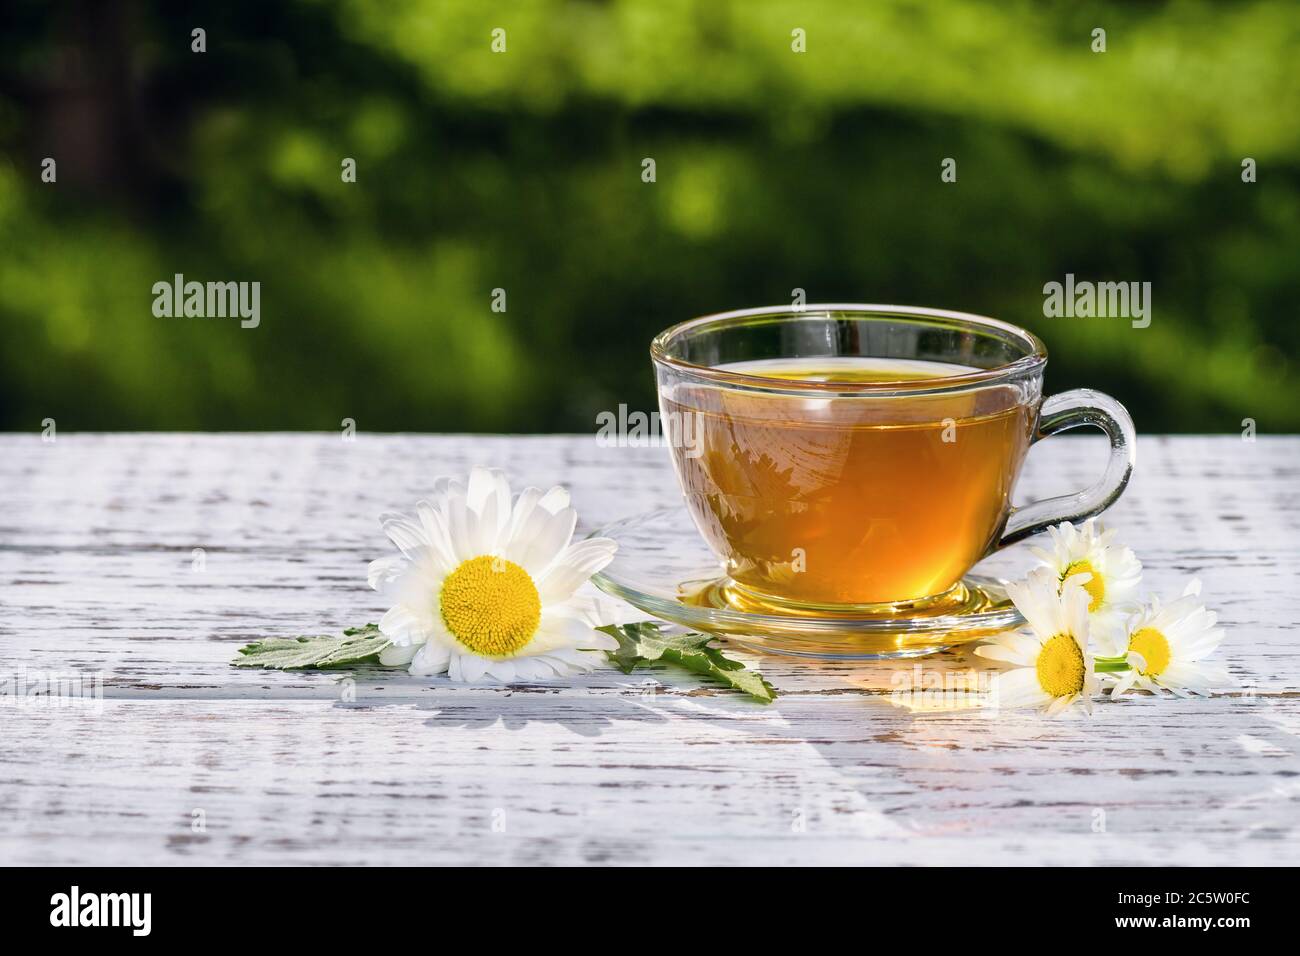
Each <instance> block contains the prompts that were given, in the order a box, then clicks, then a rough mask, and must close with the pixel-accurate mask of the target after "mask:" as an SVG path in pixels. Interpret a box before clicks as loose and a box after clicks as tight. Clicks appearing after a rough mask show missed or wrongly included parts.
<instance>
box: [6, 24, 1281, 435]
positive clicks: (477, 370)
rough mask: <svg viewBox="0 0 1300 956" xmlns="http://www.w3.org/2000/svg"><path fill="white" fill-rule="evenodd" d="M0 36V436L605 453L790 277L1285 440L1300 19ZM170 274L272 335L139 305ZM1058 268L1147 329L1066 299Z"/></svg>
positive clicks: (782, 290)
mask: <svg viewBox="0 0 1300 956" xmlns="http://www.w3.org/2000/svg"><path fill="white" fill-rule="evenodd" d="M0 16H2V17H3V18H4V22H3V30H0V37H2V39H0V63H3V65H2V66H0V151H2V152H0V250H2V252H3V255H0V323H2V327H3V342H4V351H3V358H2V359H0V371H2V372H3V378H2V379H0V427H4V428H8V429H22V430H35V429H38V428H39V427H40V422H41V420H42V419H43V418H46V417H53V418H55V419H56V420H57V421H58V423H59V427H60V428H61V429H70V430H76V429H92V428H94V429H101V428H102V429H157V428H175V429H271V428H293V429H301V428H307V429H312V428H320V429H331V428H338V427H339V422H340V421H341V419H343V418H348V417H350V418H354V419H355V420H356V422H357V427H358V428H361V429H365V430H375V431H379V430H430V431H434V430H437V431H508V432H530V431H591V430H592V429H593V428H594V420H595V415H596V413H597V412H598V411H599V410H601V409H605V408H611V407H614V406H616V405H617V404H618V403H619V402H627V403H629V404H630V405H631V406H633V407H639V408H651V407H653V405H654V395H653V387H652V380H651V375H650V371H649V363H648V358H647V353H646V349H647V345H648V343H649V340H650V338H651V336H652V335H653V334H654V333H655V332H657V331H658V330H659V329H661V328H663V327H665V326H667V325H669V324H672V323H674V322H677V321H680V320H682V319H685V318H689V317H692V316H694V315H699V314H703V313H707V312H712V311H719V310H723V309H729V308H740V307H746V306H754V305H766V304H772V303H780V302H788V301H789V300H790V297H791V290H792V289H794V288H796V287H799V288H803V289H806V290H807V294H808V297H809V300H810V301H864V302H873V301H874V302H901V303H911V304H921V305H932V306H938V307H945V308H955V309H962V310H966V311H973V312H980V313H984V314H990V315H996V316H1000V317H1002V318H1005V319H1007V320H1009V321H1013V322H1016V323H1018V324H1023V325H1026V326H1028V327H1030V328H1032V329H1034V330H1035V331H1036V332H1038V333H1039V334H1040V335H1041V336H1042V337H1043V338H1044V339H1045V340H1046V341H1047V343H1048V346H1049V348H1050V349H1051V353H1052V357H1051V362H1050V365H1049V370H1048V387H1049V389H1050V390H1052V391H1059V390H1062V389H1065V388H1070V387H1075V386H1078V385H1085V384H1086V385H1090V386H1093V387H1096V388H1100V389H1103V390H1106V391H1109V392H1111V393H1112V394H1114V395H1116V396H1117V397H1118V398H1120V399H1121V400H1122V401H1124V402H1125V403H1126V404H1128V405H1129V407H1130V409H1131V410H1132V412H1133V415H1134V418H1135V419H1136V420H1137V422H1138V426H1139V428H1140V429H1142V430H1144V431H1174V432H1219V431H1237V430H1240V428H1241V423H1242V420H1243V419H1244V418H1253V419H1255V420H1256V421H1257V422H1258V427H1259V429H1260V431H1261V432H1269V431H1295V430H1297V429H1298V428H1300V385H1298V384H1297V369H1296V367H1295V357H1296V355H1297V351H1298V350H1297V345H1298V344H1300V328H1298V326H1297V321H1296V320H1297V307H1296V303H1297V301H1300V259H1298V255H1300V123H1297V121H1296V117H1297V116H1300V69H1297V66H1296V64H1297V60H1298V58H1297V52H1300V6H1298V5H1296V4H1295V3H1291V2H1241V3H1231V4H1226V3H1225V4H1208V3H1188V2H1175V3H1140V4H1139V3H1124V4H1098V3H1087V2H1083V3H1065V2H1060V3H1048V4H1043V3H1028V2H1002V3H995V2H987V3H985V2H974V0H950V2H942V3H939V2H929V3H926V2H920V0H878V2H873V3H860V4H850V3H844V2H831V0H821V2H794V0H788V2H776V0H697V2H688V0H663V2H652V0H621V2H620V0H607V2H596V0H585V2H583V0H567V2H562V0H524V2H513V3H492V2H484V0H449V2H438V3H433V2H430V3H422V2H416V0H387V2H374V0H317V2H297V3H278V4H277V3H259V2H241V3H223V4H213V5H211V6H210V7H205V6H185V5H175V4H166V3H161V2H160V3H158V4H156V5H148V4H143V3H121V4H113V3H104V2H85V3H80V4H67V5H59V4H48V3H44V2H28V0H22V2H12V3H10V4H8V5H7V6H6V10H5V12H4V13H3V14H0ZM195 27H202V28H203V29H205V30H206V33H207V52H206V53H194V52H191V30H192V29H193V28H195ZM497 27H500V28H504V29H505V30H506V42H507V48H506V52H504V53H494V52H492V50H491V47H490V44H491V33H492V30H493V29H494V28H497ZM1095 27H1102V28H1104V29H1105V30H1106V32H1107V37H1106V41H1107V50H1106V52H1105V53H1094V52H1092V50H1091V48H1090V47H1091V43H1092V36H1091V33H1092V30H1093V29H1094V28H1095ZM795 28H801V29H803V30H805V31H806V37H807V52H806V53H801V54H800V53H794V52H792V50H791V31H792V30H793V29H795ZM46 156H51V157H55V158H56V159H57V161H58V164H59V165H58V173H59V175H58V181H57V183H55V184H47V183H42V182H41V179H40V173H41V160H42V159H43V158H44V157H46ZM344 157H353V158H355V160H356V163H357V182H356V183H355V184H350V183H344V182H342V180H341V176H340V164H341V161H342V159H343V158H344ZM645 157H653V158H654V159H655V161H656V167H657V168H656V172H657V181H656V182H654V183H644V182H642V180H641V170H642V165H641V164H642V159H643V158H645ZM944 157H953V158H955V159H956V160H957V170H958V180H957V182H956V183H943V182H941V181H940V176H939V172H940V162H941V160H942V159H943V158H944ZM1245 157H1251V158H1253V159H1255V160H1256V161H1257V163H1258V169H1259V174H1258V182H1256V183H1253V184H1247V183H1243V182H1242V179H1241V163H1242V160H1243V158H1245ZM178 272H179V273H183V274H184V275H185V276H186V278H187V279H198V280H200V281H204V280H247V281H259V282H261V284H262V292H261V295H262V298H261V317H262V318H261V325H260V326H259V327H258V328H256V329H247V330H246V329H241V328H240V326H239V323H238V322H237V321H232V320H219V319H207V320H205V319H179V318H172V319H166V318H155V317H154V316H153V314H152V311H151V304H152V301H153V295H152V292H151V289H152V286H153V284H154V283H155V282H157V281H159V280H168V281H169V280H170V279H171V277H172V276H173V275H174V274H175V273H178ZM1066 272H1073V273H1074V274H1075V275H1076V277H1078V278H1079V279H1093V280H1115V281H1150V282H1151V283H1152V284H1153V311H1152V315H1153V320H1152V324H1151V326H1150V327H1149V328H1146V329H1133V328H1131V327H1130V325H1129V323H1128V322H1127V321H1125V320H1123V319H1046V318H1044V317H1043V314H1042V302H1043V293H1042V287H1043V285H1044V283H1046V282H1049V281H1054V280H1055V281H1060V280H1062V279H1063V278H1064V275H1065V273H1066ZM495 288H503V289H505V290H506V293H507V304H508V310H507V311H506V312H504V313H497V312H493V311H492V310H491V308H490V304H491V297H492V290H493V289H495Z"/></svg>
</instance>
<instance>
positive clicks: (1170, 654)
mask: <svg viewBox="0 0 1300 956" xmlns="http://www.w3.org/2000/svg"><path fill="white" fill-rule="evenodd" d="M1200 594H1201V582H1200V581H1197V580H1195V579H1193V580H1192V581H1191V582H1190V583H1189V584H1188V585H1187V588H1186V589H1185V590H1184V591H1183V594H1182V597H1180V598H1179V599H1178V600H1176V601H1171V602H1170V603H1169V604H1165V605H1163V606H1162V605H1161V603H1160V598H1158V597H1156V596H1154V595H1153V596H1152V598H1151V604H1150V606H1148V607H1146V608H1143V609H1142V612H1141V613H1140V614H1138V615H1137V616H1136V617H1134V618H1133V620H1132V622H1131V623H1130V624H1129V627H1128V653H1129V660H1130V666H1131V668H1132V669H1131V670H1127V671H1123V672H1121V673H1118V674H1116V675H1115V677H1116V683H1115V686H1114V689H1113V690H1112V691H1111V694H1110V696H1111V697H1112V698H1115V697H1119V696H1120V695H1122V694H1124V693H1126V692H1127V691H1129V690H1130V689H1131V688H1135V687H1136V688H1137V689H1139V690H1146V691H1150V692H1151V693H1153V694H1159V693H1160V689H1161V688H1164V689H1166V690H1170V691H1172V692H1173V693H1174V694H1176V695H1178V696H1179V697H1190V696H1192V695H1193V694H1204V695H1205V696H1207V697H1208V696H1209V695H1210V693H1211V692H1212V691H1213V689H1214V688H1215V687H1223V686H1225V685H1228V684H1232V683H1234V681H1233V680H1232V678H1231V677H1230V676H1229V675H1228V670H1227V668H1226V667H1224V666H1222V665H1221V664H1210V663H1206V661H1205V658H1206V657H1209V656H1210V655H1211V654H1213V653H1214V652H1215V651H1216V650H1218V647H1219V645H1220V644H1222V643H1223V637H1224V633H1223V628H1221V627H1215V626H1214V625H1215V622H1216V621H1217V620H1218V617H1217V615H1215V613H1214V612H1213V611H1208V610H1206V608H1205V605H1204V604H1202V603H1201V601H1200Z"/></svg>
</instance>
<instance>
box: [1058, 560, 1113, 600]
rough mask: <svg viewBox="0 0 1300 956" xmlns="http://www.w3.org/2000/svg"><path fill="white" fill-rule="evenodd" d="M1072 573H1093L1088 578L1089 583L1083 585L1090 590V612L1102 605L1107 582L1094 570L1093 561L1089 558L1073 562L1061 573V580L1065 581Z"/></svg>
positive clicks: (1086, 589)
mask: <svg viewBox="0 0 1300 956" xmlns="http://www.w3.org/2000/svg"><path fill="white" fill-rule="evenodd" d="M1072 574H1091V575H1092V577H1090V578H1089V579H1088V583H1087V584H1085V585H1084V586H1083V589H1084V590H1085V591H1087V592H1088V597H1090V598H1092V600H1091V601H1089V602H1088V612H1089V613H1092V612H1093V611H1095V610H1097V608H1099V607H1101V602H1102V601H1103V600H1105V598H1106V582H1105V581H1103V580H1102V577H1101V575H1100V574H1098V573H1097V572H1096V571H1095V570H1093V567H1092V562H1091V561H1087V560H1084V561H1074V562H1071V564H1070V566H1069V567H1068V568H1066V569H1065V573H1064V574H1062V575H1061V580H1062V581H1064V580H1065V579H1066V578H1068V577H1070V576H1071V575H1072Z"/></svg>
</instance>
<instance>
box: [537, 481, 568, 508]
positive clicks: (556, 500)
mask: <svg viewBox="0 0 1300 956" xmlns="http://www.w3.org/2000/svg"><path fill="white" fill-rule="evenodd" d="M537 504H538V507H540V508H542V509H543V510H544V511H549V512H550V513H551V514H553V515H554V514H559V513H560V512H561V511H563V510H564V509H565V508H567V507H569V493H568V492H567V491H565V490H564V489H563V488H561V487H560V486H559V485H556V486H555V487H554V488H552V489H551V490H550V491H548V492H547V493H546V494H544V495H542V499H541V501H539V502H538V503H537Z"/></svg>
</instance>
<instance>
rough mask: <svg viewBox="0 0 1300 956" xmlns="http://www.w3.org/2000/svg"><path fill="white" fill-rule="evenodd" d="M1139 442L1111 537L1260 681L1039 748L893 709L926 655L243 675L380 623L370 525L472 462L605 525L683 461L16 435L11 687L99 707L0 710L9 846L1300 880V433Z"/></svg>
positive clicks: (1049, 462)
mask: <svg viewBox="0 0 1300 956" xmlns="http://www.w3.org/2000/svg"><path fill="white" fill-rule="evenodd" d="M1139 448H1140V452H1139V454H1140V458H1139V464H1138V469H1137V473H1136V477H1135V480H1134V482H1133V484H1132V486H1131V487H1130V490H1129V491H1128V493H1127V494H1126V495H1125V497H1124V499H1122V500H1121V502H1120V504H1119V505H1118V506H1117V507H1116V508H1115V509H1114V510H1113V511H1112V512H1111V513H1110V515H1109V516H1108V520H1110V521H1111V522H1113V523H1114V524H1115V525H1116V526H1117V527H1119V528H1120V529H1121V533H1122V534H1123V536H1124V537H1125V539H1126V540H1127V541H1128V542H1129V543H1130V544H1131V545H1132V546H1133V547H1134V548H1135V549H1136V550H1137V552H1138V554H1139V556H1140V557H1141V558H1142V560H1143V562H1144V563H1145V565H1146V568H1147V581H1148V584H1150V585H1152V586H1154V587H1156V588H1158V589H1160V590H1162V591H1165V592H1168V591H1170V590H1172V589H1174V588H1175V587H1177V586H1179V584H1180V583H1181V581H1182V579H1183V578H1184V577H1185V576H1186V575H1189V574H1197V575H1200V576H1201V577H1202V578H1203V579H1204V582H1205V595H1206V598H1207V600H1208V601H1209V602H1210V603H1211V604H1212V605H1213V606H1214V607H1215V608H1216V609H1217V610H1218V611H1219V612H1220V617H1221V619H1222V621H1223V622H1224V624H1225V626H1227V628H1228V639H1227V641H1226V642H1225V646H1224V651H1223V653H1224V656H1225V660H1226V661H1227V662H1228V663H1229V665H1230V667H1231V669H1232V671H1233V673H1234V674H1235V675H1236V676H1237V677H1238V678H1239V679H1241V680H1242V681H1243V683H1244V685H1245V688H1244V690H1242V691H1239V692H1238V693H1237V694H1236V695H1234V696H1231V697H1225V698H1220V699H1216V700H1213V701H1208V702H1207V701H1192V702H1174V701H1164V702H1160V701H1135V702H1132V703H1124V704H1114V705H1110V704H1103V705H1100V706H1099V707H1098V711H1097V715H1096V716H1095V717H1094V718H1093V719H1091V720H1082V719H1080V720H1067V721H1055V722H1044V721H1042V720H1041V719H1039V718H1037V717H1035V716H1029V715H1014V716H1013V715H1002V716H1000V717H999V718H997V719H991V718H988V717H984V716H980V715H978V714H972V713H959V714H946V715H926V716H914V715H911V714H908V713H906V712H904V711H901V710H898V709H896V708H894V707H892V706H890V703H889V700H890V696H891V692H892V691H893V690H894V689H895V688H897V686H898V680H899V677H900V674H901V675H903V676H904V677H905V678H910V676H911V675H912V670H911V668H912V666H913V665H911V664H908V665H902V669H901V670H900V667H899V666H895V665H888V664H870V665H848V664H835V665H821V666H809V665H807V664H804V663H795V662H790V661H788V660H785V659H780V658H770V657H768V658H763V659H762V660H761V662H760V664H761V667H762V669H763V671H764V673H765V674H767V675H768V676H769V678H770V679H771V680H772V681H773V682H774V683H775V684H776V685H777V686H778V688H780V689H781V690H782V691H783V692H784V694H785V696H783V698H782V699H781V700H780V701H778V702H777V704H775V705H774V706H772V707H770V708H763V707H761V706H760V705H757V704H752V703H749V702H747V701H744V700H741V699H737V698H736V697H735V696H734V695H731V694H729V693H727V692H725V691H720V690H716V689H713V688H709V687H707V686H705V685H702V684H701V683H700V682H699V681H697V680H695V679H693V678H691V677H689V676H686V675H681V674H678V673H676V672H674V671H667V670H662V669H660V670H656V671H652V672H649V673H648V674H641V673H638V674H636V675H633V676H632V677H624V676H623V675H621V674H619V673H617V672H615V671H612V670H611V671H604V672H600V673H597V674H594V675H591V676H589V677H585V678H582V679H579V680H576V681H573V682H571V683H567V684H564V685H560V686H543V685H536V686H529V687H513V688H506V687H496V686H491V685H487V686H481V687H463V686H457V685H451V684H449V683H448V682H446V681H442V680H435V681H418V680H415V679H412V678H409V677H406V676H404V675H391V674H384V675H373V674H371V675H358V676H357V678H356V679H355V682H354V683H353V684H348V683H346V677H341V676H340V675H331V674H281V673H264V672H256V671H244V670H236V669H233V668H230V667H228V666H226V662H227V661H228V660H229V658H230V656H231V654H232V653H233V651H234V649H235V648H236V647H237V646H238V645H239V644H240V643H242V642H244V641H247V640H251V639H255V638H257V637H260V636H265V635H272V634H294V633H305V632H327V631H331V630H335V629H338V628H341V627H343V626H346V625H349V624H354V623H359V622H364V621H367V620H375V619H377V617H378V615H379V614H381V613H382V611H383V607H382V604H381V603H380V602H378V601H377V600H376V598H375V596H374V595H373V594H372V592H370V591H369V590H368V589H367V588H366V587H365V582H364V570H365V564H366V562H367V561H368V560H369V559H371V558H373V557H377V556H380V555H382V554H385V553H388V545H387V542H386V540H385V539H384V538H383V536H382V534H381V533H380V532H379V529H378V524H377V522H376V521H375V516H376V515H377V514H378V513H380V512H381V511H384V510H389V509H392V508H402V507H407V506H409V505H410V504H411V503H413V502H414V501H415V500H416V499H417V498H418V497H420V495H421V494H423V493H424V491H425V490H426V489H427V487H428V485H429V484H430V483H431V481H432V479H433V477H434V476H436V475H437V474H441V473H456V472H463V471H465V470H467V469H468V467H469V466H470V465H471V464H473V463H476V462H477V463H484V464H495V465H501V466H503V467H505V468H507V470H508V471H509V472H510V474H511V477H512V479H513V480H514V481H515V482H516V483H517V484H523V483H525V482H528V483H532V484H538V485H543V486H545V485H548V484H551V483H554V482H561V483H565V484H567V485H569V486H570V487H571V489H572V490H573V493H574V498H575V503H576V504H577V506H578V508H579V511H580V514H581V515H582V517H583V527H584V528H590V527H594V526H596V525H598V524H600V523H602V522H604V521H608V520H613V519H615V518H618V517H621V516H623V515H625V514H627V513H629V512H631V511H638V510H642V509H645V508H650V507H660V506H669V505H672V504H674V503H675V502H676V501H677V500H678V498H677V490H676V486H675V483H674V480H673V478H672V475H671V471H670V469H669V468H668V465H667V461H666V458H665V457H664V456H665V453H664V452H663V451H662V450H661V449H610V448H600V447H598V446H597V445H596V444H595V442H594V440H593V439H592V438H590V437H562V436H561V437H543V438H518V437H484V436H397V435H393V436H390V435H382V436H381V435H366V434H364V433H362V434H360V435H358V437H357V440H356V442H354V443H346V442H343V441H342V440H341V439H340V438H339V436H337V435H211V436H190V435H116V436H103V435H78V434H67V433H60V435H59V437H58V440H57V441H56V442H55V443H53V444H47V443H43V442H41V441H40V440H39V439H38V438H36V437H34V436H18V435H7V436H0V489H2V490H3V493H4V499H5V501H6V503H7V507H6V509H5V511H4V514H3V517H2V518H0V581H2V582H3V592H2V594H3V596H2V598H0V601H2V602H3V603H2V607H0V610H3V614H0V660H3V662H4V665H3V675H4V676H5V678H6V679H7V680H8V681H9V682H10V684H11V686H12V681H13V680H15V679H22V680H27V681H33V682H39V681H40V680H41V679H43V678H45V677H47V676H50V675H55V676H61V677H65V678H66V677H76V676H84V677H86V678H87V679H88V680H89V681H90V686H92V687H93V686H95V684H94V682H95V681H96V680H100V681H102V684H101V685H99V686H102V689H103V698H104V699H103V700H102V701H99V702H98V704H97V705H95V704H94V702H92V710H93V707H94V706H98V708H99V711H98V713H94V712H86V711H76V710H69V709H67V708H65V709H58V708H52V705H50V704H49V703H46V704H41V703H39V702H37V701H32V700H17V699H13V698H12V697H11V696H10V697H5V696H0V719H3V720H4V725H5V729H6V733H5V734H4V735H3V739H2V740H0V761H2V762H3V767H4V776H3V779H0V855H2V856H3V857H4V858H5V859H9V860H13V861H14V862H102V863H113V862H124V861H131V862H216V863H257V862H261V863H271V862H362V861H369V862H422V861H430V860H438V861H440V862H458V861H459V862H471V861H482V862H583V861H588V862H590V861H602V862H614V863H664V862H692V861H699V862H704V861H708V862H748V861H755V862H757V861H763V860H770V861H773V862H796V861H798V862H853V861H864V862H865V861H876V862H956V861H968V860H972V859H976V860H987V861H988V862H993V863H1003V862H1006V863H1011V862H1057V863H1068V862H1164V861H1168V862H1182V863H1194V862H1207V863H1209V862H1222V863H1229V862H1239V863H1254V862H1295V860H1296V858H1297V854H1296V832H1297V831H1296V823H1297V808H1298V807H1300V785H1298V784H1295V783H1294V782H1293V781H1294V780H1296V779H1298V777H1297V771H1300V767H1298V766H1297V759H1298V758H1297V756H1296V755H1297V752H1300V751H1298V748H1297V745H1296V740H1295V737H1296V735H1297V732H1298V731H1300V712H1298V711H1297V707H1300V703H1297V701H1298V700H1300V679H1298V678H1300V665H1298V664H1297V658H1296V653H1295V649H1296V646H1297V641H1298V640H1300V633H1298V631H1300V623H1298V622H1300V614H1297V610H1298V609H1300V596H1298V595H1300V588H1297V586H1296V585H1297V574H1296V569H1297V568H1300V533H1298V532H1300V491H1298V490H1297V489H1300V481H1298V480H1297V479H1300V438H1271V437H1260V439H1259V440H1258V441H1256V442H1254V443H1248V442H1242V441H1240V440H1239V439H1236V438H1204V437H1186V438H1182V437H1180V438H1151V437H1145V436H1144V437H1143V438H1142V439H1141V441H1140V446H1139ZM1103 456H1104V445H1103V443H1102V442H1101V441H1099V440H1092V439H1076V438H1063V439H1053V440H1051V441H1049V442H1046V443H1044V444H1043V445H1041V446H1039V447H1038V448H1036V449H1035V451H1034V452H1033V453H1032V455H1031V457H1030V461H1029V464H1028V465H1027V468H1026V474H1025V476H1024V478H1023V479H1022V483H1021V488H1020V490H1019V493H1018V494H1019V497H1021V498H1022V499H1025V498H1030V497H1035V498H1036V497H1041V496H1043V495H1046V494H1053V493H1059V492H1063V491H1068V490H1072V489H1074V488H1077V487H1080V486H1082V485H1083V484H1085V483H1087V482H1088V481H1090V480H1091V479H1092V478H1093V477H1095V475H1096V474H1097V473H1098V472H1099V471H1100V468H1101V465H1102V459H1103ZM194 548H202V549H204V553H203V559H204V560H203V561H202V562H201V564H196V563H195V561H194V555H193V549H194ZM991 563H992V567H993V569H994V570H1004V571H1016V570H1019V569H1021V568H1023V567H1025V566H1027V564H1028V563H1029V559H1028V557H1027V555H1026V554H1025V551H1024V548H1023V547H1018V548H1016V549H1013V551H1012V552H1011V553H1009V554H1006V555H1001V556H999V557H998V558H996V559H994V560H993V561H992V562H991ZM920 666H921V667H922V672H921V673H922V675H923V676H926V677H928V676H932V675H939V676H940V677H941V678H943V677H945V676H947V675H951V674H953V673H955V672H964V671H965V670H967V669H968V668H971V667H972V666H976V665H975V661H974V659H973V658H971V656H970V655H969V654H965V653H962V652H948V653H946V654H943V655H938V656H936V657H933V658H928V659H926V661H925V662H923V663H922V664H921V665H920ZM650 690H653V691H654V693H653V694H650V693H649V691H650ZM353 694H355V700H348V699H345V698H350V697H351V695H353ZM756 748H762V749H761V750H759V749H756ZM200 798H201V799H202V802H201V803H200V802H198V801H199V800H200ZM196 808H198V809H204V810H205V811H206V813H207V819H208V830H207V831H206V833H205V834H196V833H193V832H192V831H191V829H190V816H189V815H190V813H191V811H192V810H193V809H196ZM494 809H501V810H503V811H504V813H505V819H506V832H505V833H504V834H502V833H495V832H493V830H492V829H491V826H490V824H491V822H492V819H493V818H492V811H493V810H494ZM1098 810H1101V811H1104V813H1105V816H1104V818H1103V819H1104V820H1105V821H1106V832H1105V833H1094V832H1092V827H1093V825H1094V823H1095V821H1096V819H1097V817H1096V813H1097V811H1098Z"/></svg>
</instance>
